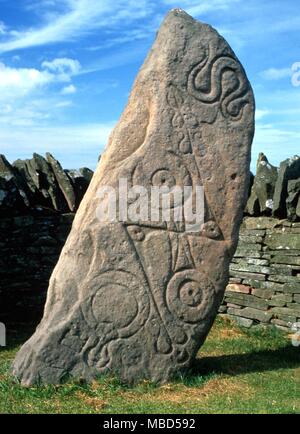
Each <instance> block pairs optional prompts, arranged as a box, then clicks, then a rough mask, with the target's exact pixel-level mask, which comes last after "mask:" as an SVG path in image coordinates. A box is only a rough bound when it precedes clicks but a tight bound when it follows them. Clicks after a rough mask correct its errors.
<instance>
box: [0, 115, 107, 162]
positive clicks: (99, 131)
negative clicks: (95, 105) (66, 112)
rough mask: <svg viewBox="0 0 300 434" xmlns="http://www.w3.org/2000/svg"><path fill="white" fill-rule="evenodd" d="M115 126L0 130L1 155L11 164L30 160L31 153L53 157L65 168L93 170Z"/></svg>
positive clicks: (64, 126)
mask: <svg viewBox="0 0 300 434" xmlns="http://www.w3.org/2000/svg"><path fill="white" fill-rule="evenodd" d="M114 124H115V122H109V123H104V124H101V123H100V124H98V123H97V124H83V125H63V126H59V127H51V126H45V127H37V126H28V127H26V126H25V125H24V126H19V127H18V128H14V129H13V130H11V129H10V128H8V127H7V128H5V127H1V129H0V143H1V153H4V154H5V155H6V156H7V158H8V159H9V160H10V161H14V160H16V159H17V158H30V157H31V155H32V152H33V150H34V151H35V152H38V153H40V154H44V153H45V152H51V153H53V154H55V156H56V157H57V158H59V160H60V161H61V163H62V165H63V167H65V168H74V169H76V168H79V167H82V166H87V167H90V168H91V169H94V168H95V166H96V165H97V160H98V156H99V154H100V153H101V152H102V151H103V149H104V147H105V145H106V143H107V140H108V136H109V134H110V132H111V130H112V128H113V126H114Z"/></svg>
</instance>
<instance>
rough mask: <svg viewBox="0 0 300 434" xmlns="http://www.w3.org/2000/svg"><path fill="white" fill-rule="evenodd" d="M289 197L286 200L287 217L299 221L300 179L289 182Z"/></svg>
mask: <svg viewBox="0 0 300 434" xmlns="http://www.w3.org/2000/svg"><path fill="white" fill-rule="evenodd" d="M287 193H288V197H287V199H286V209H287V217H288V219H289V220H292V221H294V220H297V217H299V213H298V215H297V206H298V203H299V201H300V177H299V178H298V179H291V180H290V181H288V187H287Z"/></svg>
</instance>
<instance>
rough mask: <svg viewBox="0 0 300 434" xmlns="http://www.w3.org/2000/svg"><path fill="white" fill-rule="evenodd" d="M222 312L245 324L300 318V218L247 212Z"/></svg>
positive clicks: (283, 323) (285, 323)
mask: <svg viewBox="0 0 300 434" xmlns="http://www.w3.org/2000/svg"><path fill="white" fill-rule="evenodd" d="M220 313H222V314H225V315H227V316H229V317H231V318H233V319H235V320H236V321H237V322H238V323H239V324H241V325H243V326H245V327H251V326H252V325H255V324H259V323H262V324H274V325H275V326H277V327H279V328H282V329H284V330H287V331H289V330H290V329H291V325H292V324H293V323H296V322H297V321H300V223H299V222H296V223H294V222H289V221H287V220H278V219H274V218H268V217H256V218H255V217H246V218H244V221H243V224H242V227H241V229H240V236H239V244H238V248H237V250H236V253H235V255H234V258H233V261H232V263H231V265H230V281H229V284H228V286H227V288H226V292H225V298H224V301H223V304H222V306H221V307H220Z"/></svg>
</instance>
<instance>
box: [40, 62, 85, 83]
mask: <svg viewBox="0 0 300 434" xmlns="http://www.w3.org/2000/svg"><path fill="white" fill-rule="evenodd" d="M42 68H43V69H46V70H48V71H50V72H51V73H54V74H57V77H58V78H59V80H62V81H69V80H70V77H71V76H72V75H76V74H78V72H79V71H80V69H81V65H80V63H79V62H78V60H74V59H69V58H66V57H63V58H57V59H54V60H52V61H51V62H49V61H44V62H43V63H42Z"/></svg>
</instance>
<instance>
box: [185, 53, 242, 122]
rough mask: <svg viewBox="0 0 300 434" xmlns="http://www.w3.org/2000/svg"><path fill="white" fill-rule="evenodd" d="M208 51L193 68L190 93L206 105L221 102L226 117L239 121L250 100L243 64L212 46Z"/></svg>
mask: <svg viewBox="0 0 300 434" xmlns="http://www.w3.org/2000/svg"><path fill="white" fill-rule="evenodd" d="M205 52H206V55H205V56H203V57H202V58H201V60H200V61H199V62H198V63H197V64H196V65H195V66H194V67H193V68H192V70H191V71H190V74H189V77H188V83H187V89H188V92H189V94H190V95H191V96H193V97H194V98H196V99H197V100H199V101H201V102H203V103H205V104H214V103H219V104H220V109H221V113H222V114H223V116H224V117H225V118H229V119H231V120H232V121H236V120H240V119H241V118H242V115H243V108H244V106H245V105H246V104H248V103H249V102H250V99H249V97H250V95H249V94H250V89H249V84H248V81H247V80H246V77H245V73H244V70H243V67H242V66H241V64H240V63H239V62H237V60H236V59H235V58H234V57H231V56H229V55H224V54H216V53H215V51H214V49H213V48H212V46H208V47H207V50H206V51H205Z"/></svg>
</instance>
